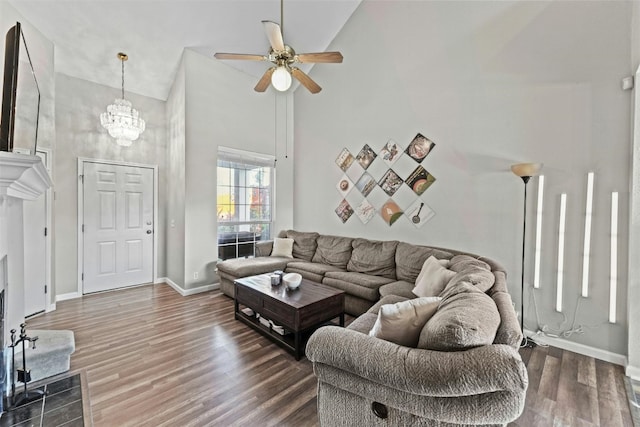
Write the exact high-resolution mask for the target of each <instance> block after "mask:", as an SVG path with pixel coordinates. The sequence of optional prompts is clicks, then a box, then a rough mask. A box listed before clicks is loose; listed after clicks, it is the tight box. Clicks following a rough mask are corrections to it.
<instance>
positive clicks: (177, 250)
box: [165, 61, 186, 287]
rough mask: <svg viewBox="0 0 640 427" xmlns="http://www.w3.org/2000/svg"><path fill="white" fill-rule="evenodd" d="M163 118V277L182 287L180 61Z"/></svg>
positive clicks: (182, 103)
mask: <svg viewBox="0 0 640 427" xmlns="http://www.w3.org/2000/svg"><path fill="white" fill-rule="evenodd" d="M166 110H167V112H166V116H167V128H168V129H167V137H168V141H169V143H168V152H167V168H168V175H167V176H168V177H169V179H168V180H167V206H166V211H167V220H166V224H165V227H166V230H167V231H166V234H167V240H166V248H165V252H166V254H167V258H166V260H167V262H166V272H167V277H168V278H169V279H171V281H173V282H174V283H175V284H176V285H178V286H180V287H184V193H185V184H184V177H185V158H184V154H185V139H186V136H185V81H184V61H181V62H180V67H179V68H178V71H177V73H176V79H175V81H174V83H173V86H172V88H171V92H170V93H169V98H168V99H167V104H166Z"/></svg>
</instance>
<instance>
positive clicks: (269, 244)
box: [256, 240, 273, 256]
mask: <svg viewBox="0 0 640 427" xmlns="http://www.w3.org/2000/svg"><path fill="white" fill-rule="evenodd" d="M272 250H273V240H259V241H257V242H256V256H269V255H271V251H272Z"/></svg>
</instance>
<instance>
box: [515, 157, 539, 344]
mask: <svg viewBox="0 0 640 427" xmlns="http://www.w3.org/2000/svg"><path fill="white" fill-rule="evenodd" d="M540 169H542V163H518V164H515V165H511V172H513V173H514V174H515V175H516V176H519V177H520V178H522V181H523V182H524V215H523V216H522V268H521V270H520V271H521V276H520V329H521V330H522V343H521V345H520V346H521V347H533V346H535V343H534V342H533V341H529V340H528V339H527V337H526V336H525V334H524V250H525V240H526V231H527V183H528V182H529V179H531V177H532V176H535V175H537V174H538V172H540Z"/></svg>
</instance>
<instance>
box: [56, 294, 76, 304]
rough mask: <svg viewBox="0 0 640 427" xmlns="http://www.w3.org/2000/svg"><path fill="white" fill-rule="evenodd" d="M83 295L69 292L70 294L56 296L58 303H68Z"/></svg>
mask: <svg viewBox="0 0 640 427" xmlns="http://www.w3.org/2000/svg"><path fill="white" fill-rule="evenodd" d="M81 296H82V295H81V294H80V293H79V292H69V293H68V294H60V295H56V302H58V301H66V300H68V299H75V298H80V297H81Z"/></svg>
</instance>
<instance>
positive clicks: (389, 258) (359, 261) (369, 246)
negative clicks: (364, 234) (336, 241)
mask: <svg viewBox="0 0 640 427" xmlns="http://www.w3.org/2000/svg"><path fill="white" fill-rule="evenodd" d="M352 246H353V251H352V252H351V258H350V259H349V262H348V263H347V271H355V272H357V273H365V274H369V275H371V276H382V277H386V278H387V279H393V280H396V260H395V253H396V247H397V246H398V241H397V240H390V241H384V242H382V241H378V240H367V239H359V238H358V239H353V242H352Z"/></svg>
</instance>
